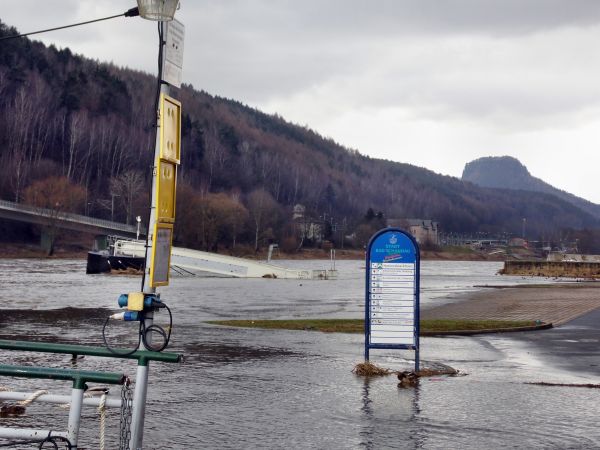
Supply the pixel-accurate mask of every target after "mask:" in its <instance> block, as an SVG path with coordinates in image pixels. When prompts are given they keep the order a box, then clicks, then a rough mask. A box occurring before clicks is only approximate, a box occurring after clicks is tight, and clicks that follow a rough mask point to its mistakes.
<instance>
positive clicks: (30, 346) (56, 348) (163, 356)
mask: <svg viewBox="0 0 600 450" xmlns="http://www.w3.org/2000/svg"><path fill="white" fill-rule="evenodd" d="M0 349H1V350H18V351H22V352H42V353H62V354H65V355H73V356H74V357H77V356H79V355H85V356H99V357H102V358H123V359H136V360H137V361H138V365H141V366H147V365H148V362H149V361H158V362H166V363H178V362H182V361H183V355H181V354H180V353H170V352H151V351H147V350H138V351H136V352H134V353H130V352H129V351H128V350H127V349H121V348H116V349H113V351H110V350H109V349H107V348H106V347H90V346H85V345H73V344H55V343H52V342H31V341H11V340H0Z"/></svg>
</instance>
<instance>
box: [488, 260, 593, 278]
mask: <svg viewBox="0 0 600 450" xmlns="http://www.w3.org/2000/svg"><path fill="white" fill-rule="evenodd" d="M500 273H502V274H503V275H525V276H534V277H535V276H539V277H566V278H594V279H595V278H600V262H572V261H505V262H504V268H503V269H502V270H501V271H500Z"/></svg>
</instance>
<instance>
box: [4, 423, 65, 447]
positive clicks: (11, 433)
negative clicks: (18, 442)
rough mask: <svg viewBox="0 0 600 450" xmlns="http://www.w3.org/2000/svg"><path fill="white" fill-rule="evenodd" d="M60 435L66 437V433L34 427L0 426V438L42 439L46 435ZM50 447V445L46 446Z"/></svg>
mask: <svg viewBox="0 0 600 450" xmlns="http://www.w3.org/2000/svg"><path fill="white" fill-rule="evenodd" d="M49 435H50V436H60V437H64V438H67V439H68V437H67V433H63V432H58V431H53V430H38V429H35V428H10V427H8V428H0V438H2V439H22V440H33V439H39V440H40V441H42V440H43V439H46V438H47V437H48V436H49ZM48 448H50V447H48Z"/></svg>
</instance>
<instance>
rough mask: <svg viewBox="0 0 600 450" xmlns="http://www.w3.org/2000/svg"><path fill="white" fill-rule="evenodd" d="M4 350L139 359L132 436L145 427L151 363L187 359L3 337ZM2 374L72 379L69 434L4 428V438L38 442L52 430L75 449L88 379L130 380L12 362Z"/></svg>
mask: <svg viewBox="0 0 600 450" xmlns="http://www.w3.org/2000/svg"><path fill="white" fill-rule="evenodd" d="M0 349H1V350H13V351H22V352H23V351H25V352H40V353H60V354H67V355H73V356H74V357H77V356H79V355H85V356H98V357H104V358H121V359H135V360H137V362H138V370H137V377H136V380H137V382H136V386H135V395H134V403H133V418H132V422H131V427H132V428H131V435H132V436H137V433H138V430H140V429H143V423H144V415H145V389H146V386H147V383H142V382H140V380H143V379H146V380H147V377H148V363H149V362H150V361H157V362H166V363H178V362H181V361H183V355H181V354H179V353H170V352H153V351H147V350H138V351H136V352H133V353H131V352H130V351H128V350H127V349H112V351H111V350H109V349H108V348H105V347H91V346H85V345H73V344H57V343H51V342H30V341H15V340H0ZM0 376H12V377H22V378H41V379H52V380H70V381H72V382H73V388H72V391H71V409H70V412H69V422H68V427H67V432H66V433H54V432H52V431H49V430H34V429H16V428H0V438H13V439H37V440H38V441H41V440H42V439H46V438H47V437H49V436H50V433H54V434H53V435H54V436H59V437H62V438H65V439H67V440H68V443H69V445H73V446H74V447H73V448H77V440H78V437H79V425H80V421H81V409H82V406H83V394H84V390H85V388H86V382H96V383H105V384H124V383H125V382H126V380H127V377H125V375H123V374H118V373H105V372H95V371H83V370H73V369H59V368H45V367H31V366H10V365H0ZM142 390H143V392H142ZM142 394H143V395H142ZM131 445H135V443H133V442H132V443H131Z"/></svg>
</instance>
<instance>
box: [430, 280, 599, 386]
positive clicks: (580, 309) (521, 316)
mask: <svg viewBox="0 0 600 450" xmlns="http://www.w3.org/2000/svg"><path fill="white" fill-rule="evenodd" d="M422 317H423V318H425V319H441V318H447V319H495V320H541V321H543V322H546V323H553V324H554V326H555V328H551V329H548V330H539V331H529V332H519V333H507V334H505V335H503V336H505V337H509V338H510V339H515V340H518V341H521V342H523V343H525V344H526V345H527V347H530V348H531V353H532V354H534V355H535V357H536V358H538V359H541V360H542V361H547V362H548V363H549V364H550V365H551V366H555V367H560V368H562V369H566V370H569V371H574V372H585V373H589V374H593V375H595V376H600V284H593V283H592V284H589V283H587V284H571V285H551V286H549V287H532V288H529V287H518V288H509V289H493V290H486V291H481V292H478V293H475V294H472V295H470V296H468V297H467V298H466V299H465V301H462V302H457V303H450V304H446V305H442V306H439V307H435V308H432V309H429V310H424V311H422Z"/></svg>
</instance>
